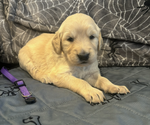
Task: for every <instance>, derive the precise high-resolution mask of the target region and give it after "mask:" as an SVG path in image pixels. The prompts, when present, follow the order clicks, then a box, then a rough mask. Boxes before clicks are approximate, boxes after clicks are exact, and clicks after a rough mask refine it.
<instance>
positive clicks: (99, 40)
mask: <svg viewBox="0 0 150 125" xmlns="http://www.w3.org/2000/svg"><path fill="white" fill-rule="evenodd" d="M102 45H103V38H102V35H101V32H100V31H99V38H98V52H99V51H100V50H101V47H102Z"/></svg>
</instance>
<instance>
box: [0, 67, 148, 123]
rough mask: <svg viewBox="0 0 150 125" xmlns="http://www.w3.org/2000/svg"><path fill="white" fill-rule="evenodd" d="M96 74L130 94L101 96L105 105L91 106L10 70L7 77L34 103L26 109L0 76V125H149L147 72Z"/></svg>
mask: <svg viewBox="0 0 150 125" xmlns="http://www.w3.org/2000/svg"><path fill="white" fill-rule="evenodd" d="M100 71H101V74H102V76H105V77H107V78H108V79H109V80H110V81H112V82H113V83H114V84H117V85H126V86H127V88H128V89H129V90H130V92H131V93H130V94H127V95H118V94H115V95H111V94H105V97H106V100H107V101H105V103H101V104H98V105H94V106H92V105H90V104H89V103H87V102H86V101H85V99H84V98H82V97H81V96H80V95H78V94H76V93H74V92H72V91H70V90H68V89H64V88H58V87H56V86H53V85H48V84H43V83H40V82H39V81H36V80H33V79H32V78H31V77H30V75H29V74H28V73H27V72H25V71H23V70H22V69H21V68H16V69H13V70H11V71H10V73H11V74H12V75H13V76H15V77H16V78H17V79H23V80H24V81H25V83H26V85H27V88H28V90H29V91H30V92H31V93H32V94H33V96H34V97H36V99H37V102H36V103H34V104H31V105H27V104H26V103H25V101H24V99H23V98H22V96H21V94H20V92H19V90H18V89H17V88H15V86H14V85H13V84H12V83H11V82H10V81H8V80H7V79H6V78H4V77H3V76H2V75H0V125H150V108H149V107H150V97H149V95H150V84H149V81H150V77H149V72H150V69H149V68H146V67H110V68H109V67H107V68H100ZM70 82H71V81H70Z"/></svg>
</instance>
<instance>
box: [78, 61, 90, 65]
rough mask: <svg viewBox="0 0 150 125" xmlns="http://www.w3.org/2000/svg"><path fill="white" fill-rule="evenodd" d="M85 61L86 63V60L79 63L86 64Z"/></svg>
mask: <svg viewBox="0 0 150 125" xmlns="http://www.w3.org/2000/svg"><path fill="white" fill-rule="evenodd" d="M87 63H88V61H83V62H81V63H80V64H87Z"/></svg>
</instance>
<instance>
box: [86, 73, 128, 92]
mask: <svg viewBox="0 0 150 125" xmlns="http://www.w3.org/2000/svg"><path fill="white" fill-rule="evenodd" d="M86 81H87V82H89V83H90V84H91V85H92V86H94V87H96V88H99V89H101V90H104V92H106V93H120V94H127V93H129V92H130V91H129V90H128V89H127V87H125V86H118V85H114V84H113V83H111V82H110V81H109V80H108V79H107V78H105V77H102V76H100V74H99V73H98V72H96V73H93V75H92V76H91V77H89V78H87V79H86Z"/></svg>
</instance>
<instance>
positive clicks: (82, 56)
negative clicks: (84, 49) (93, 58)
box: [78, 53, 90, 61]
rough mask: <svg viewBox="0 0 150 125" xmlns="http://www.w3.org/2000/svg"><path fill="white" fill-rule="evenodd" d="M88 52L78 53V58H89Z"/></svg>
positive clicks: (81, 59) (83, 59)
mask: <svg viewBox="0 0 150 125" xmlns="http://www.w3.org/2000/svg"><path fill="white" fill-rule="evenodd" d="M89 55H90V54H89V53H86V54H79V55H78V58H79V60H80V61H87V60H88V59H89Z"/></svg>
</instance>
